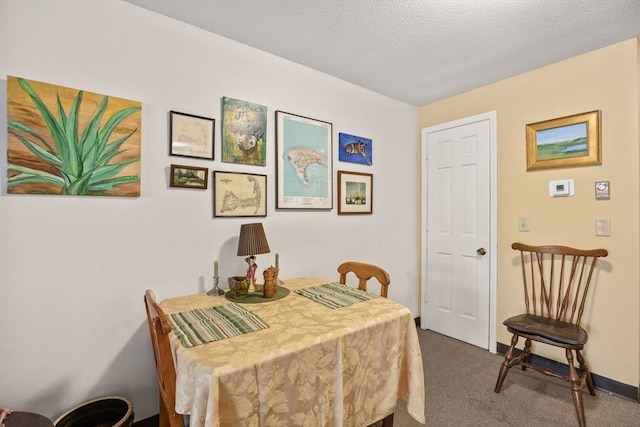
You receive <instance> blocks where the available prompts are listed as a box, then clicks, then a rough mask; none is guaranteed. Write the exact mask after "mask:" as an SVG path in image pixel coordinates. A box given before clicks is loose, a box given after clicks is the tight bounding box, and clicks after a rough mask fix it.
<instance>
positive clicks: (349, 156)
mask: <svg viewBox="0 0 640 427" xmlns="http://www.w3.org/2000/svg"><path fill="white" fill-rule="evenodd" d="M221 107H222V120H221V130H220V132H221V143H220V157H221V161H222V162H223V163H232V164H237V165H248V166H266V164H267V156H266V153H267V136H266V128H267V107H265V106H263V105H259V104H255V103H251V102H247V101H242V100H239V99H235V98H230V97H223V98H222V99H221ZM215 123H216V120H215V119H213V118H210V117H206V116H201V115H195V114H191V113H184V112H179V111H173V110H172V111H170V112H169V155H171V156H178V157H187V158H191V159H199V160H209V161H211V160H215V149H216V147H215V142H216V139H215ZM372 143H373V142H372V140H371V139H369V138H365V137H361V136H356V135H352V134H347V133H339V134H338V159H339V161H341V162H347V163H353V164H359V165H364V166H371V165H372V163H373V152H372ZM275 153H276V163H275V178H276V181H275V197H276V198H275V207H276V209H278V210H284V209H289V210H300V211H304V210H332V209H333V186H334V180H333V124H332V123H330V122H327V121H323V120H318V119H314V118H311V117H305V116H301V115H298V114H293V113H288V112H285V111H276V112H275ZM208 174H209V168H207V167H201V166H189V165H175V164H172V165H171V168H170V173H169V186H170V187H179V188H190V189H199V190H206V189H207V187H208ZM337 178H338V182H337V189H338V195H337V201H338V214H339V215H349V214H371V213H372V212H373V209H372V199H373V175H372V174H367V173H361V172H349V171H338V173H337ZM212 188H213V191H212V192H213V216H214V217H266V216H267V175H264V174H254V173H246V172H236V171H220V170H214V171H213V176H212Z"/></svg>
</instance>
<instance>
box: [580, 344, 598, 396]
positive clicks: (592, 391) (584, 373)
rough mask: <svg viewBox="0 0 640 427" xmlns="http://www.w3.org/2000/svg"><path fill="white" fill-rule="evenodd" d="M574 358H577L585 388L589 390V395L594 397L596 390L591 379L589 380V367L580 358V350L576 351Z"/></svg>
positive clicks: (582, 358) (581, 357)
mask: <svg viewBox="0 0 640 427" xmlns="http://www.w3.org/2000/svg"><path fill="white" fill-rule="evenodd" d="M576 356H577V358H578V362H579V363H580V370H581V371H582V377H583V378H584V379H585V380H586V382H587V388H588V389H589V394H591V396H595V395H596V389H595V387H594V386H593V378H591V371H589V367H588V366H587V363H586V362H585V361H584V357H583V356H582V353H581V352H580V350H576Z"/></svg>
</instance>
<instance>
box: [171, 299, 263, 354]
mask: <svg viewBox="0 0 640 427" xmlns="http://www.w3.org/2000/svg"><path fill="white" fill-rule="evenodd" d="M169 324H170V325H171V328H172V329H173V332H174V333H175V334H176V335H177V336H178V338H180V342H181V343H182V345H183V346H185V347H193V346H195V345H199V344H205V343H208V342H211V341H219V340H223V339H225V338H231V337H235V336H238V335H242V334H247V333H249V332H255V331H259V330H262V329H267V328H268V327H269V325H267V324H266V323H265V322H264V321H263V320H262V319H261V318H260V317H258V316H257V315H256V314H254V313H252V312H250V311H249V310H246V309H244V308H242V307H240V306H239V305H237V304H234V303H231V304H224V305H219V306H216V307H208V308H200V309H195V310H191V311H185V312H182V313H174V314H170V315H169Z"/></svg>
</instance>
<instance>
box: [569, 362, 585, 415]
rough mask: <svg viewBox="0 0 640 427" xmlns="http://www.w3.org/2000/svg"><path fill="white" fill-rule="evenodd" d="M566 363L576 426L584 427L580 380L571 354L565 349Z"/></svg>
mask: <svg viewBox="0 0 640 427" xmlns="http://www.w3.org/2000/svg"><path fill="white" fill-rule="evenodd" d="M566 354H567V362H569V381H571V396H572V397H573V404H574V405H575V407H576V415H577V416H578V424H579V425H580V427H585V426H586V423H585V419H584V403H583V402H582V380H581V379H580V377H578V374H577V372H576V368H575V366H574V365H573V353H572V352H571V350H569V349H566Z"/></svg>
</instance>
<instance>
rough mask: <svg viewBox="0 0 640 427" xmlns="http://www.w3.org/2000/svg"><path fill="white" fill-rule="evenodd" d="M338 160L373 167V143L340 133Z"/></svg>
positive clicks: (366, 139)
mask: <svg viewBox="0 0 640 427" xmlns="http://www.w3.org/2000/svg"><path fill="white" fill-rule="evenodd" d="M338 160H340V161H341V162H349V163H358V164H361V165H368V166H371V165H372V164H373V141H372V140H371V139H369V138H363V137H361V136H355V135H349V134H348V133H338Z"/></svg>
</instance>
